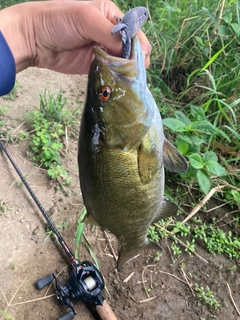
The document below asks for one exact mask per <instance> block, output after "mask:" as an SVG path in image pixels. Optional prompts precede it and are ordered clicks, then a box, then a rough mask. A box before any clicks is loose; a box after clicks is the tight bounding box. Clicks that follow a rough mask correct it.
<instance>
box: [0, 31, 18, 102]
mask: <svg viewBox="0 0 240 320" xmlns="http://www.w3.org/2000/svg"><path fill="white" fill-rule="evenodd" d="M15 75H16V66H15V61H14V57H13V55H12V52H11V50H10V48H9V46H8V44H7V42H6V40H5V38H4V36H3V34H2V32H1V31H0V96H3V95H4V94H7V93H9V92H10V91H11V90H12V88H13V86H14V83H15Z"/></svg>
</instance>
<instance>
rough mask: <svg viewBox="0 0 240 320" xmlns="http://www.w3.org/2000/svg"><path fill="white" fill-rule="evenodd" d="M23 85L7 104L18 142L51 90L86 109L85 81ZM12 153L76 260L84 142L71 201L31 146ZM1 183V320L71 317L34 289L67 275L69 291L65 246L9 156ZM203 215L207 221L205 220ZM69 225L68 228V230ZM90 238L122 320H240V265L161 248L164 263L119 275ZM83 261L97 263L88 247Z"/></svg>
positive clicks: (96, 238) (80, 312)
mask: <svg viewBox="0 0 240 320" xmlns="http://www.w3.org/2000/svg"><path fill="white" fill-rule="evenodd" d="M18 83H19V84H20V87H19V88H18V89H17V98H16V100H15V101H12V100H4V99H3V98H0V108H2V107H3V106H4V105H7V106H9V107H10V109H9V111H8V113H7V115H6V117H7V118H8V119H9V121H8V124H7V126H8V128H9V130H11V132H12V133H13V134H17V133H18V132H19V130H22V129H23V128H24V123H23V118H22V115H23V114H24V113H25V112H26V111H27V110H29V111H31V110H33V108H34V106H36V105H37V104H38V101H39V98H38V94H39V93H42V92H43V91H44V88H45V86H47V87H48V88H49V89H50V91H51V92H57V91H59V89H60V88H62V89H63V91H64V94H65V96H66V97H68V107H69V108H70V109H71V108H72V110H73V109H74V107H76V105H77V103H79V102H82V101H84V92H85V87H86V77H83V76H67V75H59V74H57V73H54V72H50V71H46V70H39V69H29V70H27V71H24V72H22V73H20V74H19V75H18ZM79 120H80V119H79ZM19 126H20V127H19ZM8 150H9V152H10V154H11V155H12V157H13V159H14V160H15V162H16V163H17V165H18V166H19V168H20V170H21V171H22V173H23V174H24V175H26V174H27V180H28V182H29V184H30V186H31V187H32V189H33V190H34V192H35V193H36V195H37V197H38V198H39V200H40V202H41V203H42V205H43V207H44V208H45V210H46V211H47V212H48V213H49V214H50V216H51V218H52V219H53V221H54V222H55V224H56V225H57V226H58V227H59V228H60V229H59V230H60V232H61V233H62V235H63V237H64V239H65V240H66V242H67V243H68V245H69V247H70V248H71V249H72V250H73V252H74V250H75V247H74V235H75V231H76V225H77V220H78V217H79V214H80V211H81V209H82V208H83V203H82V198H81V193H80V187H79V179H78V169H77V139H76V140H72V141H71V144H70V150H69V152H68V154H67V156H66V157H65V158H64V160H63V167H64V168H66V170H67V171H68V175H69V177H71V179H72V181H73V183H72V185H71V186H70V187H69V191H70V196H66V195H65V194H64V193H63V192H62V191H61V190H58V188H56V184H55V183H52V182H50V181H49V180H48V179H47V175H46V172H45V170H43V169H40V168H36V167H34V166H33V165H32V163H31V161H30V159H29V158H28V156H27V150H28V146H27V141H26V140H23V141H21V142H19V143H15V144H14V143H12V144H9V145H8ZM0 177H1V187H0V206H1V208H2V210H1V212H0V230H1V231H0V320H4V319H14V320H33V319H41V320H43V319H46V320H55V319H57V318H58V317H60V316H61V315H63V314H64V313H66V312H67V308H66V307H65V306H63V305H61V304H60V303H59V302H58V301H57V299H56V297H55V295H54V293H55V291H54V287H53V286H52V287H51V288H50V289H49V291H47V288H45V289H43V290H42V291H38V290H36V289H35V286H34V285H35V282H36V280H37V279H39V278H41V277H44V276H45V275H47V274H48V273H53V272H55V273H57V272H60V271H62V270H63V271H62V274H61V275H60V276H59V277H60V278H61V280H62V281H63V283H65V282H64V281H66V279H67V273H66V269H65V270H64V268H65V267H66V265H67V262H68V261H67V259H66V257H65V255H64V253H63V251H62V249H61V248H60V246H59V245H57V244H56V243H55V241H54V239H53V238H50V237H48V236H47V234H46V230H45V221H44V219H43V218H42V216H41V213H40V212H39V210H38V209H37V208H36V206H35V205H34V204H33V201H32V200H31V199H30V196H29V194H28V193H27V192H26V189H25V188H24V187H22V186H21V184H20V183H19V182H20V181H19V178H18V176H17V174H16V172H15V170H14V169H13V167H12V166H11V164H10V163H9V161H8V160H7V158H6V156H5V155H3V154H2V153H0ZM3 208H4V209H3ZM223 214H224V210H223V209H216V210H214V211H212V212H211V215H212V216H213V215H216V216H221V215H223ZM200 215H201V218H202V219H203V218H204V217H203V213H200ZM66 222H67V223H68V224H67V226H66V227H65V228H64V227H63V226H64V225H65V223H66ZM85 232H86V235H87V237H88V240H89V242H90V243H91V245H92V247H93V249H94V251H95V253H96V254H97V257H98V260H99V263H100V268H101V272H102V274H103V276H104V279H105V282H106V287H107V290H108V292H107V291H106V290H104V291H103V295H104V297H105V298H106V299H107V300H108V302H109V304H110V305H111V307H112V309H113V310H114V312H115V314H116V316H117V318H118V320H126V319H144V320H147V319H151V320H157V319H158V320H163V319H169V320H177V319H183V320H190V319H191V320H197V319H199V320H200V319H202V320H203V319H205V320H207V319H213V318H214V319H218V320H226V319H228V320H237V319H240V316H239V315H238V313H237V311H236V308H235V307H234V305H233V302H232V299H231V297H230V293H229V289H228V286H227V283H228V285H229V288H230V290H231V295H232V298H233V299H234V300H235V302H236V307H238V309H240V264H239V261H234V260H229V259H227V258H225V257H222V256H214V255H210V254H209V253H208V252H206V250H205V249H204V247H202V246H201V245H200V244H199V245H196V248H197V253H198V254H199V256H196V255H193V256H190V255H189V254H188V253H184V249H183V250H182V251H183V253H182V254H181V255H180V256H178V257H173V256H172V253H171V251H170V249H169V247H170V244H169V243H168V242H167V240H162V242H161V245H162V248H163V251H162V256H161V258H160V261H155V260H154V258H155V256H156V254H155V253H154V252H143V253H142V254H141V255H140V256H138V257H137V258H135V259H134V260H132V261H130V262H128V263H127V264H126V265H125V266H124V267H123V268H122V271H121V272H120V273H118V272H117V271H116V269H115V268H116V262H115V260H114V257H113V254H112V251H111V248H110V246H109V243H108V241H107V238H106V235H105V234H104V233H103V232H102V230H100V229H98V228H96V229H94V231H91V229H90V228H89V227H86V229H85ZM108 237H109V239H110V242H111V244H112V246H113V249H114V251H115V252H117V246H118V244H117V241H116V240H115V238H114V237H113V236H112V235H111V234H108ZM80 259H81V260H86V259H88V260H90V261H91V256H90V255H89V253H88V251H87V249H86V247H85V246H84V245H83V247H82V251H81V257H80ZM233 266H234V267H233ZM233 270H234V271H233ZM195 283H198V284H199V285H203V286H204V287H206V286H209V288H210V289H211V291H212V292H213V293H214V295H215V297H216V300H217V301H218V302H219V304H220V307H219V308H217V309H211V308H208V307H207V306H206V305H204V304H201V303H200V301H199V300H198V299H197V297H196V295H195V293H194V291H193V289H192V286H193V284H195ZM145 289H148V290H147V291H148V293H146V290H145ZM73 302H74V301H73ZM74 307H75V308H76V311H77V316H76V318H75V319H79V320H80V319H84V320H93V319H97V317H96V316H94V315H93V314H91V313H90V311H89V309H88V308H87V307H86V306H85V304H84V303H83V302H81V301H75V302H74ZM3 312H5V314H3Z"/></svg>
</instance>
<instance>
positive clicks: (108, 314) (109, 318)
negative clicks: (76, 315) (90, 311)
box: [96, 300, 117, 320]
mask: <svg viewBox="0 0 240 320" xmlns="http://www.w3.org/2000/svg"><path fill="white" fill-rule="evenodd" d="M96 311H97V313H98V314H99V316H100V318H101V319H102V320H117V317H116V316H115V314H114V313H113V311H112V309H111V307H110V305H109V304H108V303H107V300H104V301H103V305H102V306H101V305H98V306H96Z"/></svg>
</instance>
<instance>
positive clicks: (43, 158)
mask: <svg viewBox="0 0 240 320" xmlns="http://www.w3.org/2000/svg"><path fill="white" fill-rule="evenodd" d="M39 98H40V104H39V106H38V107H36V108H35V109H34V111H32V112H29V113H28V114H27V121H28V123H29V126H30V132H31V133H30V135H29V137H30V141H29V147H30V152H29V156H30V158H31V159H32V160H33V161H34V162H35V163H36V165H41V167H43V168H45V169H47V173H48V176H49V177H50V178H51V179H58V181H59V180H61V183H62V184H65V185H68V184H71V179H69V178H68V177H67V171H66V170H65V169H64V168H63V167H62V166H61V164H62V155H63V154H64V152H65V153H66V150H65V151H64V141H65V144H66V145H67V141H68V136H67V133H68V134H69V129H72V128H73V127H74V126H75V125H76V124H77V119H78V116H79V107H77V108H76V109H75V110H74V111H73V112H71V111H70V110H68V109H67V108H66V106H67V99H66V97H65V96H64V95H63V92H62V91H61V90H60V91H59V92H57V93H54V94H52V93H50V92H49V91H48V90H46V89H45V91H44V92H43V93H42V94H40V95H39Z"/></svg>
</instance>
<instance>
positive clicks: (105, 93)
mask: <svg viewBox="0 0 240 320" xmlns="http://www.w3.org/2000/svg"><path fill="white" fill-rule="evenodd" d="M110 93H111V90H110V88H108V87H103V88H102V89H101V92H100V93H99V95H98V96H99V99H100V100H102V101H107V100H108V99H109V97H110Z"/></svg>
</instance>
